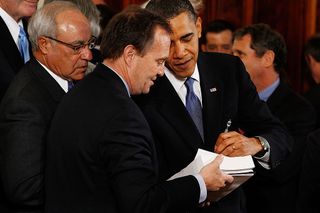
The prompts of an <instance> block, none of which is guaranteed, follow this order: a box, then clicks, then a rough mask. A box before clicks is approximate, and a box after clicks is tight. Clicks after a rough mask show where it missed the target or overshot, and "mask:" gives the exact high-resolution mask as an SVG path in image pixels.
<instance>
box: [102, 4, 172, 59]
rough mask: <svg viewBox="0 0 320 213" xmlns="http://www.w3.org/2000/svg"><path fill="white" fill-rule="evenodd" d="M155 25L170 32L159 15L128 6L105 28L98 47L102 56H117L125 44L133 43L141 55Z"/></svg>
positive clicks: (120, 53) (151, 39)
mask: <svg viewBox="0 0 320 213" xmlns="http://www.w3.org/2000/svg"><path fill="white" fill-rule="evenodd" d="M157 27H160V28H162V29H164V30H165V31H167V32H168V33H171V29H170V26H169V24H168V22H167V21H166V20H165V19H163V18H162V17H161V16H159V15H157V14H154V13H152V12H150V11H147V10H145V9H141V8H139V7H138V6H130V7H128V8H127V9H126V10H124V11H122V12H121V13H118V14H117V15H115V16H114V17H113V18H112V19H111V20H110V22H109V24H108V25H107V27H106V28H105V31H104V33H103V36H102V41H101V47H100V50H101V53H102V56H103V58H109V59H117V58H119V57H120V56H121V55H122V53H123V50H124V48H125V47H126V46H127V45H133V46H134V47H135V48H136V49H137V51H138V53H139V54H141V55H142V56H143V55H144V54H145V52H146V51H147V49H148V48H149V46H150V45H151V44H152V42H153V39H154V32H155V29H156V28H157Z"/></svg>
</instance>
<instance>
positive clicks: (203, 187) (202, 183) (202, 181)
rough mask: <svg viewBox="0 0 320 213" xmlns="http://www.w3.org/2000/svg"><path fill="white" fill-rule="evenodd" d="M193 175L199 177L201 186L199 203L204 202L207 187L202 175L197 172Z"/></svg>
mask: <svg viewBox="0 0 320 213" xmlns="http://www.w3.org/2000/svg"><path fill="white" fill-rule="evenodd" d="M193 176H194V177H195V178H196V179H197V181H198V183H199V187H200V197H199V203H202V202H204V201H205V200H206V199H207V187H206V184H205V182H204V180H203V177H202V176H201V175H199V174H195V175H193Z"/></svg>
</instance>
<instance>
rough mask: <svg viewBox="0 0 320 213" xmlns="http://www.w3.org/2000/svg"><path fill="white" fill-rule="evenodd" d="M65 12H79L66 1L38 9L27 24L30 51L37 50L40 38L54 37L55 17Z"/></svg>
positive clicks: (73, 5) (55, 28)
mask: <svg viewBox="0 0 320 213" xmlns="http://www.w3.org/2000/svg"><path fill="white" fill-rule="evenodd" d="M67 10H76V11H79V12H81V11H80V10H79V8H78V7H77V6H76V5H75V4H73V3H71V2H66V1H55V2H52V3H50V4H48V5H45V6H44V7H42V8H41V9H39V10H38V11H37V12H36V13H35V14H34V15H33V16H32V17H31V19H30V22H29V24H28V33H29V40H30V42H31V46H32V50H37V49H38V38H39V37H40V36H50V37H56V30H57V23H56V17H57V15H59V14H60V13H62V12H64V11H67Z"/></svg>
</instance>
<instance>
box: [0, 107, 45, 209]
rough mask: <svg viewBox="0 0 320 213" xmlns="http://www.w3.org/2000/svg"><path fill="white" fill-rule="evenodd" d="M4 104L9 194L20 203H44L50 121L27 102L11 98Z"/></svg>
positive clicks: (1, 145) (0, 147)
mask: <svg viewBox="0 0 320 213" xmlns="http://www.w3.org/2000/svg"><path fill="white" fill-rule="evenodd" d="M2 107H3V108H2V109H1V120H0V131H1V132H0V135H1V140H0V141H1V142H0V151H1V162H0V163H1V179H2V182H3V186H4V190H5V194H6V197H7V198H8V199H9V201H10V202H11V203H13V204H15V205H18V206H26V207H31V208H32V207H36V206H39V205H42V203H43V169H44V161H43V159H44V157H43V154H44V150H43V149H44V140H45V134H46V129H47V124H46V123H45V122H44V120H43V118H42V117H41V114H40V113H39V111H38V110H37V109H36V107H35V106H33V105H32V104H30V103H28V102H25V101H11V102H9V103H7V104H3V106H2Z"/></svg>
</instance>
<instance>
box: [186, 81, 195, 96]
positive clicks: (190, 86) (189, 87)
mask: <svg viewBox="0 0 320 213" xmlns="http://www.w3.org/2000/svg"><path fill="white" fill-rule="evenodd" d="M193 83H194V79H193V78H187V80H186V81H185V82H184V84H185V85H186V87H187V93H189V92H194V91H193Z"/></svg>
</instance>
